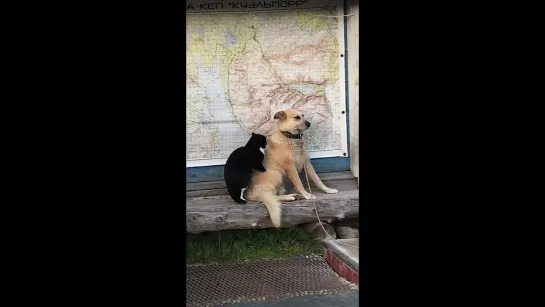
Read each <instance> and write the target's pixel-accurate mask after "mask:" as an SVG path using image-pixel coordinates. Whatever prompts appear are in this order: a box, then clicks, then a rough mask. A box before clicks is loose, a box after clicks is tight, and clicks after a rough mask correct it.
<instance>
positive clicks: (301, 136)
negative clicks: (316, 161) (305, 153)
mask: <svg viewBox="0 0 545 307" xmlns="http://www.w3.org/2000/svg"><path fill="white" fill-rule="evenodd" d="M280 132H281V133H282V134H283V135H284V136H285V137H287V138H290V139H302V138H303V134H302V133H300V134H292V133H290V132H288V131H280Z"/></svg>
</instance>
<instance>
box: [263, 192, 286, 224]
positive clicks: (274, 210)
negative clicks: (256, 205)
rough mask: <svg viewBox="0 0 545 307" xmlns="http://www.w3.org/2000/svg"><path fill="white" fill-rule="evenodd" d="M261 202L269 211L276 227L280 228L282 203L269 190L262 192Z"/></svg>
mask: <svg viewBox="0 0 545 307" xmlns="http://www.w3.org/2000/svg"><path fill="white" fill-rule="evenodd" d="M260 198H261V202H263V203H264V204H265V207H267V210H268V211H269V216H270V217H271V221H272V223H273V225H274V227H276V228H280V224H281V222H282V203H281V202H280V201H279V200H278V198H277V197H276V195H274V194H273V193H271V192H264V193H263V194H262V195H261V197H260Z"/></svg>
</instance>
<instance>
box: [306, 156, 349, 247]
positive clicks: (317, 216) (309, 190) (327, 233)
mask: <svg viewBox="0 0 545 307" xmlns="http://www.w3.org/2000/svg"><path fill="white" fill-rule="evenodd" d="M309 163H310V162H309ZM303 169H304V170H305V178H306V179H307V185H308V192H309V193H310V194H311V195H312V190H311V189H310V181H309V180H308V172H307V167H306V165H303ZM310 200H312V205H314V212H316V218H317V219H318V223H320V227H322V229H323V230H324V232H325V234H326V235H327V236H328V237H330V238H331V239H333V240H335V238H334V237H333V236H332V235H330V234H329V232H327V230H325V228H324V225H322V220H321V219H320V215H318V208H317V207H316V203H315V202H314V199H313V198H311V199H310ZM337 244H340V245H344V246H348V247H353V248H359V246H354V245H350V244H346V243H342V242H339V241H337Z"/></svg>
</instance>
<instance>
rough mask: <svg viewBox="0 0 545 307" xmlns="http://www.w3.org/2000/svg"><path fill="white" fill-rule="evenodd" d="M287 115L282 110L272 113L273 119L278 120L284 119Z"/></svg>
mask: <svg viewBox="0 0 545 307" xmlns="http://www.w3.org/2000/svg"><path fill="white" fill-rule="evenodd" d="M286 117H287V115H286V112H284V111H278V112H276V114H274V119H280V120H284V119H286Z"/></svg>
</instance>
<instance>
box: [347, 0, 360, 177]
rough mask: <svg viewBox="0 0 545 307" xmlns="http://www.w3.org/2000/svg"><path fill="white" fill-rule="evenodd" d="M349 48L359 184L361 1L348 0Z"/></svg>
mask: <svg viewBox="0 0 545 307" xmlns="http://www.w3.org/2000/svg"><path fill="white" fill-rule="evenodd" d="M346 1H347V6H346V8H347V10H346V14H347V15H351V14H353V15H352V16H347V19H346V23H347V31H346V32H347V33H346V36H347V45H348V46H347V48H348V56H347V60H348V65H347V66H348V106H349V110H350V112H349V122H350V126H349V129H350V170H351V171H352V174H354V176H355V177H358V184H359V162H360V161H359V150H360V149H359V145H360V140H359V136H360V133H359V79H360V78H359V64H360V57H359V42H360V41H359V35H360V34H359V20H360V19H359V1H355V0H346Z"/></svg>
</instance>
